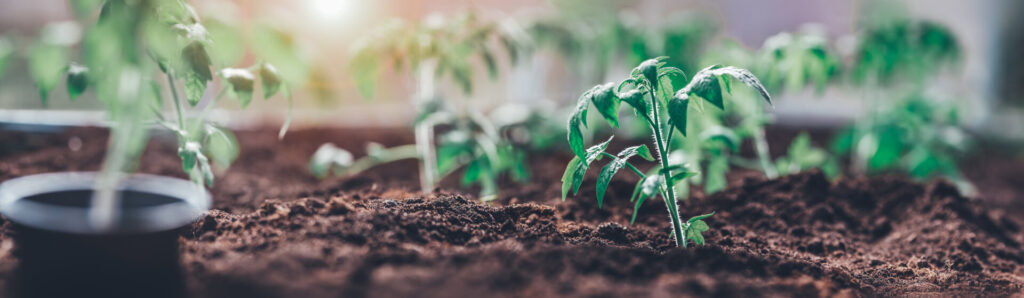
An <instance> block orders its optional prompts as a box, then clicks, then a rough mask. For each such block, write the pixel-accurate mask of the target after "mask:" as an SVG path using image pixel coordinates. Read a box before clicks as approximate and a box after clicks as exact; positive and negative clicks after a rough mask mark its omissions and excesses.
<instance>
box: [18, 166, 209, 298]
mask: <svg viewBox="0 0 1024 298" xmlns="http://www.w3.org/2000/svg"><path fill="white" fill-rule="evenodd" d="M97 175H98V174H97V173H90V172H82V173H76V172H67V173H51V174H39V175H32V176H25V177H20V178H15V179H11V180H8V181H6V182H4V183H3V184H0V213H3V215H4V216H5V217H6V218H7V219H8V220H9V221H10V222H11V223H12V224H13V225H12V231H13V232H14V233H13V238H14V244H15V245H14V250H13V254H14V256H15V257H17V258H18V262H19V263H18V267H17V269H16V272H15V275H14V280H13V281H12V282H11V283H9V284H8V285H9V290H10V293H9V295H12V296H16V297H181V296H183V295H184V283H183V279H182V273H181V265H180V261H179V255H178V234H179V233H180V232H181V231H182V229H185V228H187V227H188V226H189V225H190V224H191V223H192V222H194V221H195V220H196V219H198V218H199V217H200V216H201V215H202V214H203V213H204V212H206V211H207V210H208V209H209V207H210V194H209V193H208V192H207V191H206V190H205V189H203V188H202V187H201V186H197V185H195V184H193V183H191V182H189V181H186V180H182V179H177V178H169V177H162V176H153V175H141V174H136V175H131V176H128V178H126V179H125V180H124V181H123V183H122V186H121V188H120V196H121V205H120V208H121V209H120V210H119V214H120V215H119V217H118V220H117V222H116V223H115V226H114V228H112V229H107V230H102V231H101V230H97V229H94V228H92V226H91V225H90V224H89V216H88V215H89V206H90V204H91V200H92V194H93V189H94V184H95V180H96V177H97Z"/></svg>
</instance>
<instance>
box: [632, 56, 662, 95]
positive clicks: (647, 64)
mask: <svg viewBox="0 0 1024 298" xmlns="http://www.w3.org/2000/svg"><path fill="white" fill-rule="evenodd" d="M636 70H637V71H638V72H639V73H640V74H641V75H643V76H644V78H645V79H647V81H648V82H650V83H651V87H652V88H653V89H654V90H657V89H658V60H657V59H647V60H645V61H644V62H641V63H640V65H639V66H637V67H636Z"/></svg>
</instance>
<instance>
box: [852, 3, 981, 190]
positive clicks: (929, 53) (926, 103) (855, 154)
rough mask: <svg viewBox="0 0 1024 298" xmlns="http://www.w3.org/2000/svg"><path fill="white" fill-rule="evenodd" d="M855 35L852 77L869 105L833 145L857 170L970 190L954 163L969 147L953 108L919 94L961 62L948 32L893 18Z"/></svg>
mask: <svg viewBox="0 0 1024 298" xmlns="http://www.w3.org/2000/svg"><path fill="white" fill-rule="evenodd" d="M860 38H861V40H862V41H861V43H860V45H859V46H858V47H857V52H856V57H857V60H856V62H855V64H854V66H853V70H852V76H853V77H854V79H855V82H856V83H858V84H859V86H860V87H861V88H863V89H864V91H865V94H866V95H865V100H867V102H868V109H867V111H866V115H865V116H864V117H862V118H860V119H857V121H855V123H853V124H852V125H851V126H850V127H848V128H847V129H845V130H844V132H843V133H842V134H840V135H839V137H837V138H836V140H835V141H834V143H833V150H834V151H835V152H836V153H837V154H846V155H849V156H851V163H852V169H853V170H854V171H857V172H861V173H877V172H885V171H899V172H904V173H908V174H910V175H911V176H912V177H916V178H920V179H927V178H933V177H944V178H948V179H950V180H952V181H954V182H955V183H957V184H958V185H959V187H960V189H961V191H965V192H968V193H970V192H972V191H973V187H972V186H971V185H970V183H969V182H967V181H966V180H965V179H964V178H963V177H962V175H961V174H960V171H959V168H958V166H957V163H956V161H957V160H958V159H959V157H961V156H963V155H964V154H965V153H966V151H967V150H968V148H969V144H970V137H969V135H968V134H967V133H965V132H964V131H963V129H962V123H961V122H960V117H959V112H958V109H957V108H958V107H957V106H956V104H955V103H953V102H944V101H942V100H941V99H939V98H936V97H935V96H934V95H929V94H927V93H926V91H925V84H927V83H928V82H929V80H930V79H932V78H934V77H936V76H937V75H938V74H939V73H940V71H941V70H943V69H944V68H947V67H949V66H951V65H956V64H958V63H959V58H960V51H961V50H960V47H959V44H958V42H957V40H956V37H955V36H954V34H953V33H952V32H951V31H950V30H949V29H947V28H945V27H943V26H941V25H938V24H936V23H933V22H928V21H914V20H910V19H897V20H891V21H888V22H881V23H878V24H874V25H872V26H871V27H869V28H867V29H866V30H865V32H864V33H863V35H862V36H861V37H860Z"/></svg>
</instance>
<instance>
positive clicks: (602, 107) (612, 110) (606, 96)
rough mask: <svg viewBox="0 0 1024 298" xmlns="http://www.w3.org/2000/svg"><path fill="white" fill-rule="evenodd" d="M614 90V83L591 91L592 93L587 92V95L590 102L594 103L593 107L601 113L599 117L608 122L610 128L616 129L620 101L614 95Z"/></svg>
mask: <svg viewBox="0 0 1024 298" xmlns="http://www.w3.org/2000/svg"><path fill="white" fill-rule="evenodd" d="M614 88H615V83H607V84H604V85H599V87H597V88H595V89H592V92H589V94H590V100H591V102H593V103H594V107H595V108H597V111H598V112H599V113H601V116H602V117H604V119H605V120H608V124H610V125H611V126H612V127H615V128H618V127H619V103H620V100H619V98H618V96H616V95H615V90H614Z"/></svg>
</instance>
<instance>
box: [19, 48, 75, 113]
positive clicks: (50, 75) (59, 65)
mask: <svg viewBox="0 0 1024 298" xmlns="http://www.w3.org/2000/svg"><path fill="white" fill-rule="evenodd" d="M70 55H71V54H70V51H69V50H68V48H67V47H64V46H60V45H55V44H50V43H40V44H37V45H36V46H34V47H33V48H32V52H31V53H29V56H28V72H29V75H30V76H32V80H34V81H35V82H36V87H37V88H39V96H40V97H42V100H43V104H46V102H47V99H48V98H49V94H50V90H53V87H54V86H56V85H57V81H59V80H60V77H61V75H62V74H63V73H64V70H65V69H66V67H67V65H68V60H69V59H70Z"/></svg>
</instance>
